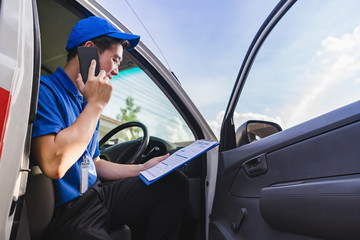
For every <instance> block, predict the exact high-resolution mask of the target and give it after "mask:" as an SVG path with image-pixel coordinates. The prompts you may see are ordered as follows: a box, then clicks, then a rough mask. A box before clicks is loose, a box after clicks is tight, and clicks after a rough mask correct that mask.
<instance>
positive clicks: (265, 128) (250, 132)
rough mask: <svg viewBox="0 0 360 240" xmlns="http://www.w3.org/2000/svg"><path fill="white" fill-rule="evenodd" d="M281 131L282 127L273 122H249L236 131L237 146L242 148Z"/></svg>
mask: <svg viewBox="0 0 360 240" xmlns="http://www.w3.org/2000/svg"><path fill="white" fill-rule="evenodd" d="M281 130H282V129H281V127H280V126H279V125H278V124H276V123H273V122H266V121H260V120H250V121H247V122H245V123H244V124H243V125H241V126H240V127H239V128H238V129H237V130H236V146H237V147H240V146H243V145H246V144H248V143H251V142H255V141H258V140H260V139H262V138H265V137H268V136H270V135H272V134H274V133H277V132H280V131H281Z"/></svg>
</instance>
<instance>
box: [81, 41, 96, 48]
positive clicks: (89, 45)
mask: <svg viewBox="0 0 360 240" xmlns="http://www.w3.org/2000/svg"><path fill="white" fill-rule="evenodd" d="M84 47H95V44H94V42H93V41H87V42H86V43H85V44H84Z"/></svg>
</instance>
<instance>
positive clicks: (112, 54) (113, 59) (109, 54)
mask: <svg viewBox="0 0 360 240" xmlns="http://www.w3.org/2000/svg"><path fill="white" fill-rule="evenodd" d="M123 52H124V49H123V46H122V45H121V44H113V46H112V49H107V50H105V51H104V52H103V53H102V54H100V55H99V61H100V69H101V70H105V71H106V76H107V77H108V78H109V79H112V77H113V76H116V75H118V73H119V70H118V68H119V66H120V62H121V60H122V56H123Z"/></svg>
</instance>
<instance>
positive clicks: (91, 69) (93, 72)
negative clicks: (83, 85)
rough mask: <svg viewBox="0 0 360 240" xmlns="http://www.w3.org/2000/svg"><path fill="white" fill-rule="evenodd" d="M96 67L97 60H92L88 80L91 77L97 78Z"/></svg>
mask: <svg viewBox="0 0 360 240" xmlns="http://www.w3.org/2000/svg"><path fill="white" fill-rule="evenodd" d="M95 67H96V60H95V59H93V60H91V64H90V67H89V73H88V79H89V77H95Z"/></svg>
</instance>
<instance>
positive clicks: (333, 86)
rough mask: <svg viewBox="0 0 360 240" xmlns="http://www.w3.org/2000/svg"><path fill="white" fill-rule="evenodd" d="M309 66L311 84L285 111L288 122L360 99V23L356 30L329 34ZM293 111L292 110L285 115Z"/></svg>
mask: <svg viewBox="0 0 360 240" xmlns="http://www.w3.org/2000/svg"><path fill="white" fill-rule="evenodd" d="M306 68H307V70H306V73H305V74H304V76H303V77H304V79H305V84H306V86H307V87H306V88H305V89H304V91H302V92H301V94H300V95H298V96H296V98H297V101H296V102H295V103H294V102H292V104H291V105H288V106H287V107H285V108H284V109H283V113H282V114H281V115H282V116H284V117H283V120H284V121H285V122H286V125H287V126H293V125H295V124H298V123H301V122H303V121H305V120H308V119H310V118H312V117H315V116H318V115H320V114H323V113H326V112H328V111H331V110H333V109H335V108H338V107H341V106H344V105H346V104H348V103H351V102H353V101H355V100H357V99H359V98H358V95H359V92H358V90H359V78H358V76H359V75H360V26H357V27H356V28H355V29H354V31H353V32H352V33H346V34H343V35H342V36H340V37H334V36H329V37H327V38H326V39H325V40H324V41H322V49H321V50H320V51H318V52H317V54H316V56H315V57H314V59H313V60H312V61H311V62H310V63H309V64H307V65H306ZM344 91H346V94H345V92H344ZM289 112H292V114H290V116H289V117H285V116H286V115H289V114H288V113H289Z"/></svg>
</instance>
